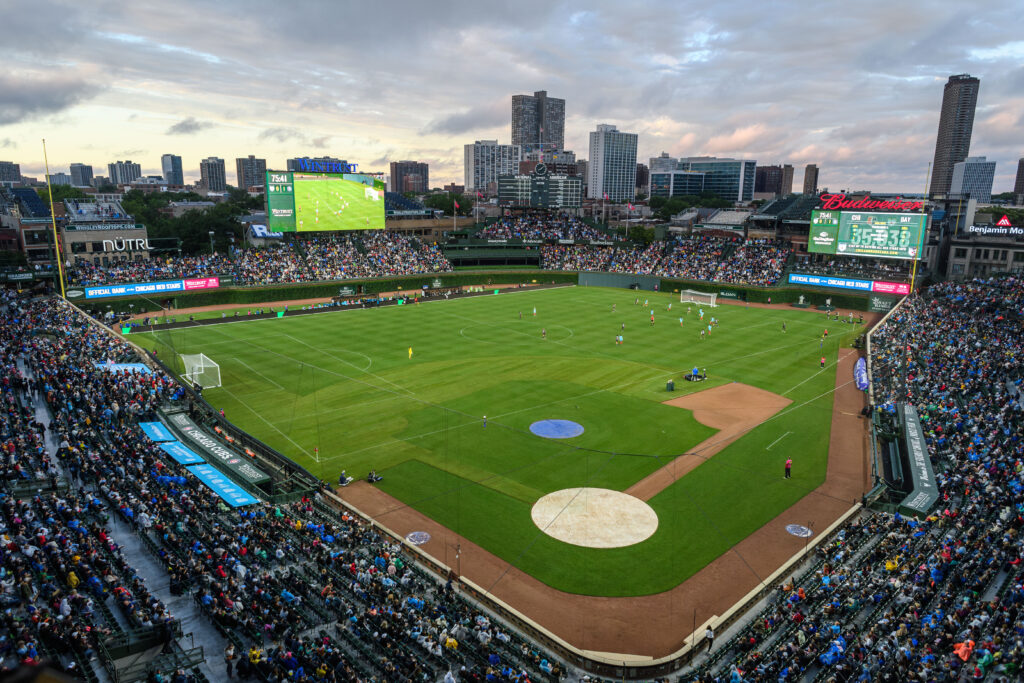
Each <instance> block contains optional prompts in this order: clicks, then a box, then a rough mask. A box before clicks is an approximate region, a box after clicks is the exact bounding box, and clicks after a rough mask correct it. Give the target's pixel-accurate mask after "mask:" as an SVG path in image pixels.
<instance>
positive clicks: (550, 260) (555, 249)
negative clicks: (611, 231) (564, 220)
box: [540, 244, 615, 271]
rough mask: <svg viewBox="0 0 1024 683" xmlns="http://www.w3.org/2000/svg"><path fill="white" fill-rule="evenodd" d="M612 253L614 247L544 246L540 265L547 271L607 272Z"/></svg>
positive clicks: (580, 245)
mask: <svg viewBox="0 0 1024 683" xmlns="http://www.w3.org/2000/svg"><path fill="white" fill-rule="evenodd" d="M614 253H615V248H614V247H587V246H583V245H582V244H554V245H544V246H543V247H541V251H540V265H541V268H545V269H547V270H598V271H600V270H608V268H609V267H610V265H611V262H612V255H613V254H614Z"/></svg>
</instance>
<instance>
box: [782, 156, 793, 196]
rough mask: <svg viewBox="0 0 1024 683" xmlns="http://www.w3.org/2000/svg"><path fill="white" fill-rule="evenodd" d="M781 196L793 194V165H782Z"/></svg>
mask: <svg viewBox="0 0 1024 683" xmlns="http://www.w3.org/2000/svg"><path fill="white" fill-rule="evenodd" d="M779 194H780V195H781V196H783V197H785V196H787V195H791V194H793V164H783V165H782V186H781V187H780V188H779Z"/></svg>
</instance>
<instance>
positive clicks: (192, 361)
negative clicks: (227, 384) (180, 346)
mask: <svg viewBox="0 0 1024 683" xmlns="http://www.w3.org/2000/svg"><path fill="white" fill-rule="evenodd" d="M180 356H181V363H182V365H184V366H185V372H184V373H182V375H181V376H182V377H184V378H185V379H186V380H187V381H189V382H191V383H192V384H198V385H199V386H200V387H202V388H203V389H212V388H214V387H219V386H220V366H219V365H217V364H216V363H214V362H213V361H212V360H210V359H209V358H207V357H206V355H205V354H202V353H191V354H184V353H183V354H180Z"/></svg>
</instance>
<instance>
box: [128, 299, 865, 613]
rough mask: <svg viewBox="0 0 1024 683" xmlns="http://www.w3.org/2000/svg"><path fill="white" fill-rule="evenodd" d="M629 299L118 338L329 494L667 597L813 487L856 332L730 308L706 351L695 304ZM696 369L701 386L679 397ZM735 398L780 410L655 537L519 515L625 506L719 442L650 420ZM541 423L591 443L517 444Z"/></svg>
mask: <svg viewBox="0 0 1024 683" xmlns="http://www.w3.org/2000/svg"><path fill="white" fill-rule="evenodd" d="M639 296H640V300H641V301H643V300H644V299H645V298H647V299H649V300H650V302H651V305H650V306H649V307H648V308H644V307H643V306H640V305H635V304H634V300H635V298H636V297H637V293H636V292H633V291H630V290H618V289H602V288H581V287H569V288H561V289H548V290H534V291H507V292H503V293H501V294H498V295H489V296H482V297H477V298H468V299H456V300H451V301H435V302H429V303H423V304H421V305H419V306H412V305H410V306H396V307H388V308H381V309H363V310H352V311H344V312H338V313H327V314H318V315H310V316H296V317H288V318H282V319H273V320H262V321H243V322H234V323H227V324H217V325H211V326H204V327H197V328H186V329H181V330H173V331H163V332H157V333H148V334H141V335H139V334H133V335H132V339H133V341H137V342H139V343H141V344H142V345H144V346H147V347H150V348H159V349H160V355H161V357H164V358H167V357H169V356H171V354H172V353H174V354H180V353H200V352H201V353H204V354H206V355H207V356H209V357H210V358H211V359H213V360H214V361H215V362H217V363H218V364H219V365H220V367H221V375H222V381H223V387H222V388H219V389H210V390H207V391H205V392H204V396H205V397H206V398H207V399H208V400H209V401H210V403H212V404H213V405H214V406H216V407H218V408H223V409H224V410H225V411H226V415H227V417H228V419H230V420H231V421H232V422H234V423H235V424H237V425H239V426H241V427H242V428H244V429H246V430H247V431H249V432H250V433H252V434H254V435H255V436H257V437H258V438H260V439H262V440H263V441H265V442H266V443H268V444H269V445H271V446H273V447H275V448H277V449H278V450H280V451H281V452H282V453H284V454H286V455H288V456H289V457H291V458H293V459H294V460H295V461H296V462H298V463H300V464H302V465H303V466H304V467H306V468H308V469H309V470H310V471H311V472H313V473H314V474H317V475H319V476H321V477H322V478H324V479H326V480H328V481H336V480H337V475H338V473H339V472H340V471H341V470H342V469H345V470H346V471H347V472H348V474H349V475H350V476H355V477H357V478H362V477H365V475H366V473H367V472H368V471H369V470H370V469H371V468H372V469H375V470H376V471H377V472H378V473H379V474H381V475H382V476H383V477H384V479H383V481H381V482H380V483H379V484H377V485H376V486H378V487H380V488H381V489H382V490H384V491H386V492H387V493H389V494H391V495H392V496H394V497H395V498H397V499H399V500H401V501H402V502H403V503H405V504H406V505H409V506H412V507H413V508H415V509H417V510H419V511H420V512H422V513H424V514H426V515H427V516H429V517H431V518H433V519H434V520H436V521H438V522H440V523H442V524H444V525H445V526H447V527H448V528H450V529H452V530H454V531H455V532H457V533H459V534H461V535H463V536H465V537H467V538H469V539H470V540H472V541H474V542H476V543H477V544H479V545H481V546H483V547H484V548H486V549H488V550H489V551H490V552H492V553H494V554H495V555H497V556H499V557H501V558H503V559H505V560H507V561H509V562H511V563H513V564H514V565H515V566H516V567H518V568H519V569H521V570H522V571H524V572H526V573H528V574H530V575H532V576H534V577H536V578H537V579H539V580H541V581H543V582H544V583H547V584H548V585H550V586H552V587H555V588H558V589H561V590H565V591H568V592H573V593H581V594H587V595H605V596H626V595H647V594H652V593H658V592H661V591H665V590H668V589H670V588H672V587H674V586H676V585H677V584H679V583H680V582H681V581H683V580H685V579H686V578H687V577H689V576H691V575H692V574H694V573H695V572H697V571H698V570H700V569H701V568H702V567H704V566H705V565H707V564H708V563H709V562H711V560H713V559H714V558H715V557H717V556H719V555H721V554H722V553H723V552H725V551H726V550H728V549H729V548H730V547H732V546H733V545H735V544H736V543H737V542H738V541H740V540H742V539H743V538H745V537H746V536H748V535H750V533H752V532H753V531H754V530H756V529H757V528H758V527H760V526H762V525H763V524H765V523H766V522H767V521H769V520H770V519H772V518H773V517H775V516H776V515H778V514H779V513H780V512H781V511H782V510H784V509H786V508H787V507H789V506H790V505H792V504H793V503H795V502H796V501H797V500H799V499H800V498H802V497H803V496H804V495H806V494H807V493H808V492H809V491H810V490H812V489H814V488H815V487H816V486H818V484H820V483H821V482H822V481H823V480H824V477H825V471H826V462H827V451H828V443H829V431H830V426H831V416H832V403H833V401H832V392H833V390H834V388H835V386H834V385H835V366H834V363H835V362H836V358H837V352H838V348H839V346H840V343H841V342H842V341H843V340H848V339H849V338H850V337H852V336H853V335H854V334H856V333H859V332H861V331H862V329H861V328H859V327H853V326H850V325H841V326H840V325H839V324H837V323H833V325H834V326H835V327H840V328H841V329H830V332H831V333H832V334H831V335H830V336H829V337H828V338H827V339H826V340H825V341H824V342H822V341H821V334H822V330H823V328H824V327H825V326H826V323H825V321H824V319H823V317H822V316H821V315H820V314H817V313H812V312H808V311H801V310H796V309H792V310H767V309H760V308H745V307H743V306H732V305H728V306H720V307H717V308H714V309H706V311H705V318H706V319H707V318H710V316H712V315H713V316H715V317H716V318H718V319H719V321H720V325H719V326H718V327H717V328H715V329H714V330H713V331H712V333H711V335H710V337H709V338H707V339H704V340H701V338H700V336H699V334H698V330H699V328H700V323H699V321H698V308H699V307H698V306H696V305H687V304H680V303H679V301H678V294H652V293H647V292H641V293H640V294H639ZM670 303H671V304H672V308H671V310H670V311H669V310H667V307H668V305H669V304H670ZM613 305H614V306H615V309H616V310H615V311H614V312H613V311H612V307H613ZM534 308H536V316H535V315H534V314H533V312H534ZM688 308H689V309H690V310H689V312H688V311H687V309H688ZM651 311H653V312H654V315H655V324H654V325H653V326H652V325H651V324H650V312H651ZM520 314H521V317H520ZM680 317H682V318H683V319H684V322H683V323H682V325H680V322H679V318H680ZM705 322H706V320H705ZM783 322H785V323H786V326H787V331H786V332H783V331H782V325H783ZM623 323H624V324H625V330H624V331H622V330H621V326H622V324H623ZM542 330H546V333H547V334H546V338H542ZM620 333H621V334H623V337H624V344H622V345H617V344H616V343H615V341H614V339H615V336H616V335H618V334H620ZM410 348H411V349H412V356H411V357H410V356H409V349H410ZM822 355H824V356H825V357H826V359H827V363H828V367H826V368H825V369H824V370H823V369H821V368H820V366H819V358H820V357H821V356H822ZM694 365H697V366H699V367H700V368H707V372H708V374H709V377H710V379H709V381H708V382H703V383H690V382H684V381H681V380H682V376H683V375H684V374H686V373H687V372H688V371H689V369H690V368H692V367H693V366H694ZM668 379H675V380H676V391H675V392H674V393H669V392H667V391H666V388H665V383H666V380H668ZM731 382H742V383H745V384H749V385H753V386H755V387H758V388H761V389H764V390H767V391H771V392H774V393H777V394H780V395H782V396H784V397H785V398H787V399H791V400H792V403H791V404H789V406H788V407H786V408H784V409H783V410H782V411H780V412H779V413H777V414H776V415H775V416H774V417H772V418H769V419H768V420H766V421H765V422H763V423H762V424H760V425H758V426H756V427H754V428H753V429H751V430H750V431H749V432H747V433H746V434H745V435H744V436H742V437H740V438H739V439H738V440H737V441H735V442H734V443H732V444H731V445H729V446H727V447H726V448H725V449H724V450H722V451H721V452H719V453H718V454H716V455H714V456H713V457H711V458H710V459H708V460H707V461H706V462H704V463H703V464H701V465H700V466H698V467H697V468H696V469H694V470H693V471H692V472H690V473H689V474H687V475H686V476H684V477H682V478H681V479H680V480H679V481H676V482H675V483H672V484H670V485H668V486H667V487H666V488H664V489H663V490H661V491H660V493H657V494H656V495H654V496H653V497H652V498H651V499H650V500H649V501H648V503H649V505H650V506H651V508H653V510H654V511H655V512H656V513H657V516H658V528H657V531H656V532H655V533H654V534H653V535H652V536H651V537H650V538H648V539H647V540H645V541H642V542H640V543H638V544H635V545H632V546H628V547H623V548H612V549H596V548H585V547H581V546H576V545H570V544H567V543H563V542H561V541H558V540H555V539H554V538H551V537H549V536H548V535H546V534H545V533H544V532H542V531H541V530H540V529H538V527H537V526H535V525H534V523H533V521H532V519H531V508H532V506H533V504H534V503H535V502H536V501H537V500H538V499H539V498H541V497H542V496H544V495H545V494H547V493H550V492H553V491H557V490H560V489H565V488H572V487H579V486H588V487H600V488H608V489H614V490H624V489H627V488H628V487H630V486H631V485H633V484H635V483H636V482H637V481H639V480H640V479H642V478H644V477H645V476H646V475H648V474H650V473H652V472H654V471H656V470H657V469H659V468H660V467H662V466H664V465H665V464H666V463H668V462H669V461H670V460H671V459H672V458H673V457H674V456H677V455H680V454H683V453H686V452H688V450H689V449H692V448H693V447H694V446H695V445H696V444H698V443H700V442H702V441H704V440H706V439H708V438H709V437H712V436H714V434H715V430H714V429H712V428H710V427H707V426H705V425H702V424H701V423H699V422H697V421H696V420H695V419H694V418H693V415H692V414H691V413H690V412H689V411H687V410H683V409H681V408H678V407H673V406H669V405H664V404H663V403H662V402H663V401H665V400H667V399H669V398H673V397H677V396H680V395H683V394H687V393H692V392H696V391H704V390H707V389H709V388H712V387H715V386H718V385H723V384H728V383H731ZM484 415H486V416H487V420H486V425H485V424H484V421H483V419H482V417H483V416H484ZM544 419H566V420H572V421H574V422H577V423H579V424H580V425H582V426H583V427H584V429H585V431H584V433H583V434H582V435H580V436H577V437H575V438H571V439H565V440H553V439H545V438H541V437H538V436H536V435H534V434H533V433H531V431H530V425H531V424H533V423H534V422H536V421H538V420H544ZM317 447H318V448H319V454H318V455H319V457H318V459H317V458H315V457H314V448H317ZM788 457H793V458H794V459H796V460H797V463H798V466H797V467H795V469H794V474H793V478H792V479H791V480H785V479H783V477H782V470H783V462H784V461H785V460H786V458H788ZM379 521H381V523H383V524H385V525H387V521H388V520H387V517H386V516H385V517H383V518H382V519H380V520H379Z"/></svg>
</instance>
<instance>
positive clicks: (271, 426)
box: [221, 386, 313, 457]
mask: <svg viewBox="0 0 1024 683" xmlns="http://www.w3.org/2000/svg"><path fill="white" fill-rule="evenodd" d="M221 388H222V389H224V391H226V392H227V393H228V395H229V396H231V398H233V399H235V400H236V401H238V403H240V404H242V405H243V406H245V408H246V409H248V410H249V412H251V413H252V414H253V415H255V416H256V417H258V418H259V419H261V420H263V422H264V424H266V425H267V426H269V427H270V428H271V429H273V430H274V431H275V432H277V433H278V434H280V435H281V436H283V437H284V438H286V439H288V441H289V442H291V444H292V445H293V446H295V447H296V448H298V449H299V450H300V451H302V452H303V453H305V454H306V455H308V456H310V457H312V455H313V454H312V453H310V452H309V451H307V450H306V449H305V448H303V447H302V446H300V445H299V444H297V443H295V441H294V440H293V439H292V437H290V436H288V435H287V434H285V433H284V432H282V431H281V430H280V429H278V428H277V427H275V426H274V425H273V423H271V422H268V421H267V419H266V418H265V417H263V416H262V415H260V414H259V413H258V412H257V411H255V410H253V409H252V408H251V407H250V406H249V404H248V403H246V402H245V401H243V400H241V399H240V398H238V397H237V396H235V395H234V394H233V393H231V390H230V389H227V388H225V387H223V386H222V387H221Z"/></svg>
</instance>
